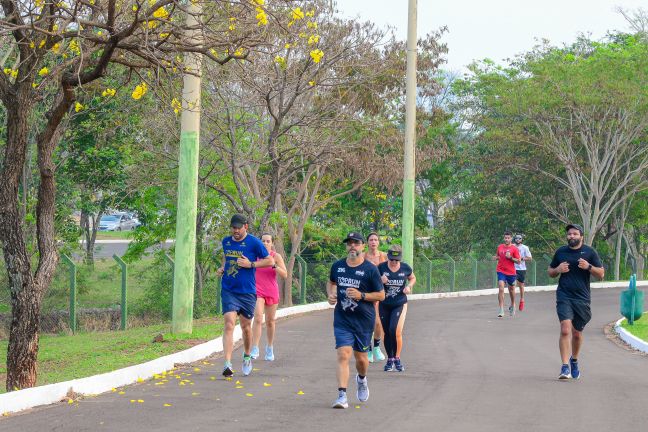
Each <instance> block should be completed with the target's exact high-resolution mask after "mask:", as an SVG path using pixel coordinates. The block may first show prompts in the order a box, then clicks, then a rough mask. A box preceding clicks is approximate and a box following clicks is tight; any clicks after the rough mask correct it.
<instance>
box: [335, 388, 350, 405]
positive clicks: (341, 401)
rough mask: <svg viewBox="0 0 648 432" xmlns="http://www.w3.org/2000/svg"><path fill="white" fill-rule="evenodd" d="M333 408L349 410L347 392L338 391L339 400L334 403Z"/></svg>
mask: <svg viewBox="0 0 648 432" xmlns="http://www.w3.org/2000/svg"><path fill="white" fill-rule="evenodd" d="M333 408H339V409H345V408H349V402H347V396H346V392H345V391H344V390H339V391H338V398H337V399H335V402H333Z"/></svg>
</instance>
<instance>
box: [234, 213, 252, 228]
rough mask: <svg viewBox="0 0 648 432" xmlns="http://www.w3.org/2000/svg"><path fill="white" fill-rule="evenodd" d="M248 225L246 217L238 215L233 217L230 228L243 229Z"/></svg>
mask: <svg viewBox="0 0 648 432" xmlns="http://www.w3.org/2000/svg"><path fill="white" fill-rule="evenodd" d="M247 223H248V220H247V218H246V217H245V216H243V215H242V214H239V213H236V214H235V215H234V216H232V220H231V221H230V226H231V227H234V228H241V227H242V226H243V225H247Z"/></svg>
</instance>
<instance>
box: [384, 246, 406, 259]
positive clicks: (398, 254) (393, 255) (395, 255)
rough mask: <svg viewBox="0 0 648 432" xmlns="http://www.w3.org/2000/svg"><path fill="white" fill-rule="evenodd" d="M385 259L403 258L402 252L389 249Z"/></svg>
mask: <svg viewBox="0 0 648 432" xmlns="http://www.w3.org/2000/svg"><path fill="white" fill-rule="evenodd" d="M387 259H390V260H397V261H400V260H402V259H403V253H402V252H401V251H399V250H393V249H389V250H388V251H387Z"/></svg>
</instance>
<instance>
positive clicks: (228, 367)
mask: <svg viewBox="0 0 648 432" xmlns="http://www.w3.org/2000/svg"><path fill="white" fill-rule="evenodd" d="M232 375H234V371H233V370H232V362H229V361H226V362H225V364H224V365H223V376H224V377H225V378H229V377H231V376H232Z"/></svg>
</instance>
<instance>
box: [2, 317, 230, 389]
mask: <svg viewBox="0 0 648 432" xmlns="http://www.w3.org/2000/svg"><path fill="white" fill-rule="evenodd" d="M169 331H170V326H169V325H168V324H162V325H154V326H148V327H139V328H133V329H128V330H126V331H112V332H96V333H79V334H76V335H64V336H53V335H44V336H41V338H40V350H39V354H38V381H37V385H45V384H52V383H57V382H62V381H68V380H71V379H76V378H83V377H87V376H92V375H97V374H100V373H105V372H110V371H113V370H116V369H120V368H123V367H127V366H132V365H136V364H139V363H144V362H146V361H149V360H154V359H156V358H158V357H162V356H165V355H168V354H173V353H175V352H178V351H182V350H185V349H188V348H191V347H192V346H195V345H197V344H199V343H202V342H206V341H208V340H210V339H214V338H217V337H219V336H221V335H222V333H223V320H222V318H220V317H218V318H204V319H200V320H195V321H194V326H193V333H191V334H183V335H172V334H170V333H169ZM160 333H163V334H164V341H163V342H153V338H154V337H155V336H156V335H158V334H160ZM7 344H8V342H7V341H6V340H4V341H0V393H4V392H5V381H6V373H7V367H6V364H7Z"/></svg>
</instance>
